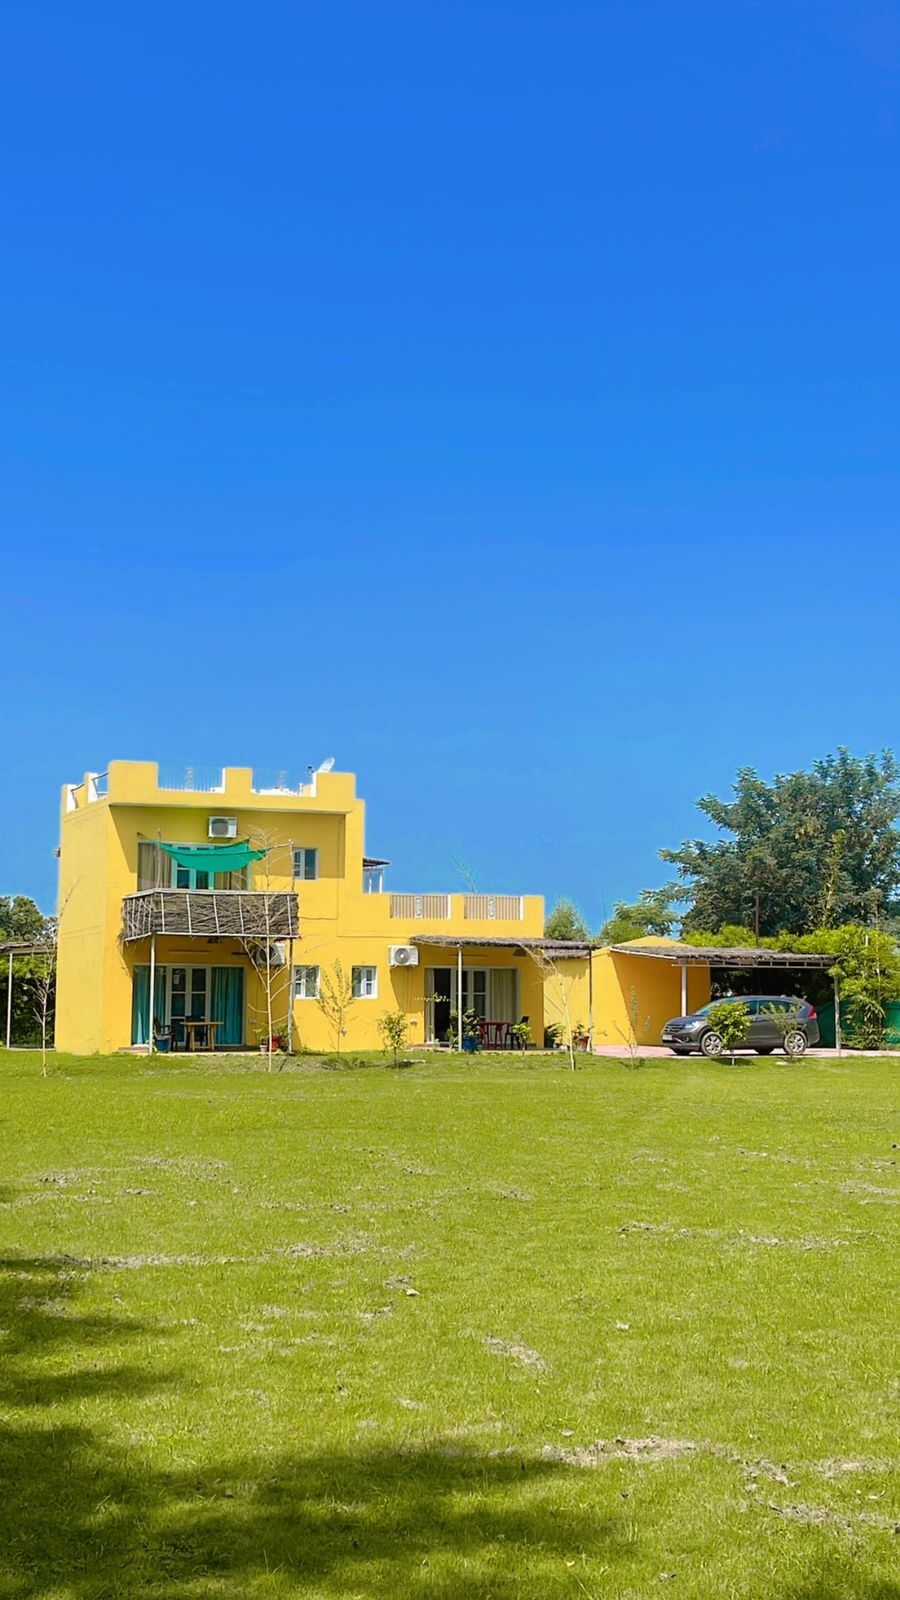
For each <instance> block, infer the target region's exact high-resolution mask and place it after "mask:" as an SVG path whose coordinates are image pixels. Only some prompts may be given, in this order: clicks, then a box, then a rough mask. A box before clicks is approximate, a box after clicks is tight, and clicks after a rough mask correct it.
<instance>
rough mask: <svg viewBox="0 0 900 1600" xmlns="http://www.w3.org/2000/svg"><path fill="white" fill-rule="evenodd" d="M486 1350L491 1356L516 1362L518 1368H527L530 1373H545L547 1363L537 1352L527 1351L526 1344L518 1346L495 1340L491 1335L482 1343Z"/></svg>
mask: <svg viewBox="0 0 900 1600" xmlns="http://www.w3.org/2000/svg"><path fill="white" fill-rule="evenodd" d="M484 1347H485V1349H486V1350H490V1352H491V1355H494V1356H506V1357H507V1358H508V1360H510V1361H518V1362H519V1364H520V1366H523V1367H528V1368H529V1369H530V1370H531V1371H532V1372H546V1371H547V1363H546V1361H545V1360H544V1358H543V1356H542V1355H539V1354H538V1352H537V1350H531V1349H529V1347H528V1345H527V1344H519V1343H518V1342H516V1341H513V1340H509V1339H497V1338H495V1337H494V1336H493V1335H492V1334H491V1335H489V1336H488V1338H486V1339H485V1341H484Z"/></svg>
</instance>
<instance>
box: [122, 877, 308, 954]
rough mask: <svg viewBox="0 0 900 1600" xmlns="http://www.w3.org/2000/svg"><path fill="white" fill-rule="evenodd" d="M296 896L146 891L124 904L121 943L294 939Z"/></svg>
mask: <svg viewBox="0 0 900 1600" xmlns="http://www.w3.org/2000/svg"><path fill="white" fill-rule="evenodd" d="M299 932H300V906H299V901H298V899H297V896H296V895H295V894H290V893H283V892H278V893H277V894H276V893H269V892H268V891H266V890H258V889H210V890H204V889H144V890H141V891H140V892H139V893H137V894H127V895H126V896H125V898H124V899H123V901H122V939H123V941H124V942H125V943H126V944H127V943H130V942H131V941H132V940H135V939H149V938H150V937H152V935H153V934H155V933H161V934H167V933H168V934H176V935H177V936H178V937H179V938H188V939H192V938H193V939H210V938H219V937H224V938H232V939H264V940H266V941H271V940H274V939H296V938H297V936H298V934H299Z"/></svg>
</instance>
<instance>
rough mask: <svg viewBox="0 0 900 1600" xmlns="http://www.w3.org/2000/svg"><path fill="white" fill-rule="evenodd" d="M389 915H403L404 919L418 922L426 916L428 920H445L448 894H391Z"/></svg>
mask: <svg viewBox="0 0 900 1600" xmlns="http://www.w3.org/2000/svg"><path fill="white" fill-rule="evenodd" d="M391 916H392V917H403V918H405V919H406V921H410V920H412V921H413V922H418V921H420V920H422V919H423V918H427V919H428V921H429V922H446V921H447V919H448V918H449V916H450V896H449V895H448V894H392V895H391Z"/></svg>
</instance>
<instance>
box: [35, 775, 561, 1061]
mask: <svg viewBox="0 0 900 1600" xmlns="http://www.w3.org/2000/svg"><path fill="white" fill-rule="evenodd" d="M222 785H223V786H222V788H221V790H219V791H218V792H208V791H207V792H203V791H186V790H165V789H160V788H159V786H158V776H157V767H156V764H155V763H154V762H131V761H115V762H112V763H111V764H110V767H109V772H108V774H107V775H105V777H104V779H103V780H102V781H101V782H99V783H98V782H97V780H96V779H95V778H93V777H91V775H87V776H86V777H85V780H84V782H83V783H82V784H79V785H75V786H69V785H67V786H66V788H65V789H64V790H63V799H62V816H61V827H60V896H59V913H60V929H59V975H58V1003H57V1028H56V1043H57V1048H58V1049H60V1050H68V1051H72V1052H74V1053H77V1054H85V1053H89V1052H92V1051H103V1052H105V1051H111V1050H117V1049H122V1048H125V1047H128V1046H129V1044H130V1041H131V1015H132V984H133V969H134V967H135V966H136V965H146V964H147V962H148V960H149V941H148V940H142V941H135V942H130V943H129V944H127V945H123V944H122V943H121V942H120V940H119V933H120V928H121V921H122V899H123V897H124V896H125V895H128V894H132V893H134V892H135V891H136V890H137V871H138V844H139V842H140V841H141V840H142V839H144V840H153V839H156V838H161V839H163V840H164V841H166V842H167V843H176V842H177V843H179V844H208V843H209V842H210V841H209V839H208V836H207V819H208V818H209V817H210V816H214V815H218V814H221V815H224V816H234V817H236V818H237V831H238V836H239V837H241V838H249V839H250V841H251V843H252V844H254V845H255V846H265V847H266V848H267V851H268V854H267V856H266V857H265V858H264V859H263V860H261V861H259V862H257V863H255V866H254V869H253V875H252V878H251V883H250V887H251V889H255V890H261V889H270V890H272V891H278V890H289V889H290V888H291V886H292V878H291V873H292V849H293V848H297V847H300V846H307V847H310V848H315V849H316V850H317V851H318V853H319V854H318V872H319V876H318V878H317V879H315V880H313V881H302V882H300V881H298V882H297V883H296V884H295V885H294V888H295V891H296V893H297V895H298V898H299V902H300V937H299V938H298V939H297V940H295V941H294V945H293V961H294V963H295V965H297V966H299V965H308V966H318V967H319V968H320V969H322V970H323V971H325V970H328V969H332V968H333V966H334V963H335V962H336V961H340V962H341V964H342V966H343V968H344V971H345V972H346V973H347V974H348V975H349V973H350V969H351V967H353V966H374V967H376V968H377V969H378V997H377V999H371V1000H370V999H366V1000H363V999H359V1000H356V1001H354V1002H353V1004H352V1005H351V1007H350V1008H349V1011H348V1014H347V1033H346V1037H345V1039H344V1041H343V1048H344V1049H376V1048H380V1047H381V1036H380V1034H379V1031H378V1020H379V1018H380V1017H381V1016H383V1015H384V1013H385V1012H386V1011H390V1010H396V1009H398V1008H400V1009H403V1010H405V1011H406V1012H407V1013H408V1016H409V1019H410V1042H411V1043H418V1044H421V1043H423V1042H424V1021H425V1004H424V995H425V969H426V967H427V966H438V967H446V966H455V964H456V958H457V957H456V949H455V948H454V949H446V948H437V947H435V948H429V947H422V949H421V952H420V964H419V966H418V967H411V968H392V967H391V966H390V965H389V957H388V947H389V946H390V945H395V944H409V943H411V942H412V941H413V939H417V940H422V939H424V938H426V937H427V935H428V933H429V932H431V933H434V934H436V935H439V936H440V937H442V938H448V937H452V938H459V939H462V940H464V941H473V940H475V941H477V940H478V939H479V938H487V939H491V938H498V937H505V938H518V937H521V938H537V937H540V936H541V934H542V933H543V922H544V904H543V899H542V897H541V896H539V895H530V896H525V897H524V899H523V900H522V902H521V905H522V913H523V914H522V916H521V917H517V918H514V919H512V918H511V919H509V920H502V919H500V918H483V919H481V918H479V919H475V918H467V917H466V916H465V915H464V907H465V898H466V897H465V896H464V895H462V894H454V895H451V896H450V897H449V900H450V915H449V917H447V918H440V919H437V920H435V921H433V922H429V921H427V920H425V919H422V918H416V919H411V918H407V917H405V916H394V915H392V913H391V894H390V893H389V892H388V893H382V894H368V893H366V892H365V891H364V886H363V856H364V853H365V807H364V804H363V802H362V800H360V799H359V798H358V797H357V795H356V787H355V779H354V777H353V775H352V774H350V773H340V772H330V773H317V774H316V775H315V778H314V781H313V784H312V785H308V786H306V787H305V788H304V790H303V792H302V793H300V794H285V793H281V792H279V793H277V794H266V793H261V792H258V791H256V790H254V787H253V774H252V772H251V771H250V770H249V769H246V768H227V769H225V771H224V773H223V779H222ZM157 961H158V962H159V963H160V964H161V965H162V964H172V965H182V964H184V965H190V964H194V965H208V966H221V965H228V964H230V963H231V962H232V961H238V962H240V963H241V964H242V965H244V966H245V970H246V969H247V966H248V963H247V958H246V956H245V955H244V953H243V952H242V951H241V949H240V947H239V945H238V944H237V943H236V942H235V941H229V940H220V941H210V940H205V939H189V938H183V937H182V938H172V939H164V938H162V937H160V938H159V939H158V941H157ZM464 964H465V965H466V966H480V967H483V966H489V967H506V966H508V965H510V964H513V965H515V966H517V967H518V968H519V971H520V974H521V977H520V999H521V1008H522V1011H523V1012H524V1013H525V1014H527V1015H528V1016H529V1017H530V1020H531V1026H532V1032H533V1035H534V1038H535V1040H536V1041H537V1042H538V1043H540V1042H541V1039H542V1034H543V1002H542V985H541V978H540V972H539V970H538V968H537V967H536V966H535V964H534V962H533V961H532V960H531V958H529V957H528V956H525V955H523V954H522V953H521V952H520V951H515V950H506V949H497V948H494V949H490V950H488V949H486V948H485V947H483V946H482V947H481V948H477V947H476V948H473V947H471V946H470V945H469V944H467V946H466V948H465V949H464ZM288 988H289V983H288V970H287V969H286V968H282V969H277V972H276V975H275V978H274V982H273V990H274V993H273V1002H274V1005H273V1009H274V1014H275V1026H276V1029H277V1031H281V1032H284V1031H286V1028H287V1014H288ZM245 1002H246V1018H245V1039H246V1042H247V1043H251V1044H252V1043H254V1042H255V1040H256V1038H257V1037H259V1035H261V1034H262V1033H263V1032H264V1030H265V1020H266V1004H265V990H264V986H262V985H261V984H260V982H259V981H258V980H257V978H256V977H255V975H254V974H253V972H252V971H247V976H246V977H245ZM293 1027H294V1039H295V1042H296V1043H298V1044H301V1045H302V1046H304V1047H307V1048H313V1049H323V1048H329V1049H333V1048H334V1042H335V1041H334V1037H333V1034H332V1032H331V1030H330V1027H329V1024H328V1022H327V1020H326V1018H325V1017H324V1015H323V1013H322V1011H321V1010H320V1008H319V1006H318V1005H317V1004H316V1002H315V1001H314V1000H296V1001H295V1002H294V1007H293Z"/></svg>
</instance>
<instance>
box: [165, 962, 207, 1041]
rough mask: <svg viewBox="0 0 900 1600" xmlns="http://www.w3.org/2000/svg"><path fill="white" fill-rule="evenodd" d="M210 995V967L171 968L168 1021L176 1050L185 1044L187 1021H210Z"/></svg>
mask: <svg viewBox="0 0 900 1600" xmlns="http://www.w3.org/2000/svg"><path fill="white" fill-rule="evenodd" d="M208 994H209V968H208V967H171V968H170V981H169V1015H168V1021H169V1026H170V1028H171V1032H172V1043H173V1045H174V1046H175V1047H176V1048H177V1047H178V1046H179V1045H182V1044H184V1039H185V1030H184V1026H183V1024H184V1022H185V1021H186V1020H190V1021H192V1022H205V1021H206V1020H207V1019H208V1017H209V1012H208V1010H207V996H208Z"/></svg>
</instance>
